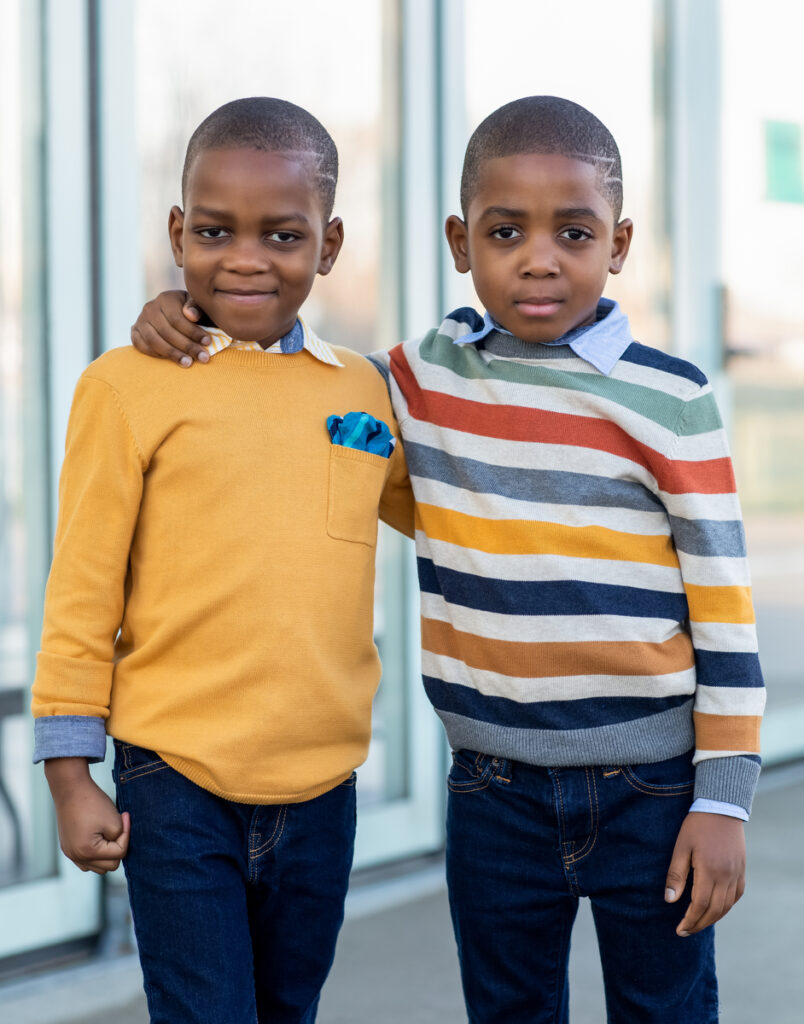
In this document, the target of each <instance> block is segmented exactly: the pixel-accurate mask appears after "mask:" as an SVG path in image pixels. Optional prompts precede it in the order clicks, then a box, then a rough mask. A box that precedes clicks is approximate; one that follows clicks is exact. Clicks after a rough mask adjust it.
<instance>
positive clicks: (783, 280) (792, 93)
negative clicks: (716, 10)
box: [721, 0, 804, 759]
mask: <svg viewBox="0 0 804 1024" xmlns="http://www.w3.org/2000/svg"><path fill="white" fill-rule="evenodd" d="M756 13H757V12H756V4H754V3H750V2H747V0H733V2H732V3H728V4H722V5H721V17H722V29H723V168H724V176H723V182H724V187H723V206H722V225H723V229H722V232H723V234H722V252H723V276H724V282H725V300H726V301H725V343H726V352H727V356H728V363H727V366H728V370H729V379H730V384H731V389H732V392H733V396H734V403H733V407H734V416H733V430H732V434H733V441H734V459H735V468H736V471H737V480H738V484H739V487H740V495H741V498H742V502H743V508H744V513H745V523H746V532H747V536H748V552H749V556H750V559H751V570H752V576H753V584H754V600H755V604H756V609H757V623H758V632H759V644H760V656H761V658H762V664H763V668H764V670H765V675H766V679H767V683H768V717H767V722H766V726H765V727H764V728H763V747H764V749H765V751H766V755H767V756H768V757H769V758H770V759H774V758H778V757H790V756H792V755H794V754H796V753H798V754H801V753H802V752H804V731H802V726H803V725H804V685H802V675H801V659H800V654H799V650H798V648H799V644H798V638H799V637H800V636H801V633H802V630H804V518H802V515H801V510H802V508H804V401H802V394H804V312H802V306H801V282H802V281H804V248H802V246H801V243H800V238H801V235H802V231H804V202H803V201H802V200H804V195H802V191H801V190H802V178H801V174H802V166H801V133H802V130H804V106H802V97H803V96H804V65H802V62H801V56H800V52H799V50H800V47H799V45H798V43H799V40H800V39H801V38H802V34H803V33H804V11H802V10H801V9H800V8H798V7H790V5H789V4H786V3H784V2H783V0H768V2H767V3H766V4H765V5H764V6H763V8H762V16H763V22H764V23H765V24H767V25H784V31H783V32H759V33H757V31H756ZM747 54H748V55H750V65H751V74H750V75H747V74H746V55H747Z"/></svg>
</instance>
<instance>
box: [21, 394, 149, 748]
mask: <svg viewBox="0 0 804 1024" xmlns="http://www.w3.org/2000/svg"><path fill="white" fill-rule="evenodd" d="M144 467H145V459H144V457H143V454H142V451H141V449H140V446H139V445H138V444H137V441H136V438H135V436H134V433H133V431H132V429H131V425H130V423H129V420H128V418H127V417H126V415H125V412H124V409H123V406H122V404H121V402H120V398H119V396H118V394H117V393H116V391H115V390H114V389H113V388H112V387H110V386H109V385H108V384H107V383H106V382H104V381H101V380H98V379H97V378H93V377H88V376H86V375H85V376H84V377H82V378H81V380H80V381H79V383H78V387H77V388H76V392H75V396H74V399H73V406H72V410H71V413H70V421H69V424H68V428H67V445H66V451H65V458H64V464H63V466H62V472H61V479H60V483H59V517H58V524H57V528H56V539H55V544H54V554H53V561H52V564H51V569H50V576H49V578H48V583H47V588H46V592H45V608H44V620H43V627H42V645H41V650H40V651H39V654H38V656H37V667H36V677H35V679H34V683H33V701H32V711H33V715H34V718H35V719H36V739H37V748H38V749H37V751H36V752H35V759H37V760H41V759H42V758H43V757H47V756H61V757H66V756H87V757H90V758H91V759H96V756H97V755H98V754H99V757H100V758H102V756H103V754H102V751H100V750H99V748H100V728H101V726H102V725H103V721H104V720H105V719H106V718H108V715H109V700H110V694H111V686H112V673H113V668H114V643H115V639H116V637H117V633H118V631H119V628H120V623H121V621H122V618H123V611H124V607H125V591H126V577H127V570H128V561H129V550H130V547H131V541H132V537H133V535H134V529H135V527H136V523H137V516H138V513H139V507H140V500H141V497H142V487H143V472H144ZM82 718H85V719H88V720H89V721H87V722H85V723H84V722H81V721H80V720H81V719H82ZM51 719H52V721H51ZM104 742H105V740H104ZM53 751H57V752H58V753H53Z"/></svg>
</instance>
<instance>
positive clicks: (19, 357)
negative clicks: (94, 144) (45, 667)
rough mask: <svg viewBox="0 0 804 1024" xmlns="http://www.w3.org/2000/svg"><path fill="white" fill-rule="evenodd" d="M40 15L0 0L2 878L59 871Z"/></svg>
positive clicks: (17, 1) (0, 881)
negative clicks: (50, 741) (48, 627)
mask: <svg viewBox="0 0 804 1024" xmlns="http://www.w3.org/2000/svg"><path fill="white" fill-rule="evenodd" d="M34 19H35V5H27V4H24V3H23V2H22V0H4V2H3V3H2V4H0V38H2V39H3V41H4V43H5V45H4V57H3V61H2V62H0V153H2V154H3V159H2V161H0V886H5V885H10V884H13V883H15V882H19V881H22V880H28V879H31V878H34V877H39V876H42V875H47V874H51V873H52V872H53V870H54V859H55V849H54V844H53V841H52V829H51V816H50V813H49V811H47V809H46V806H45V805H44V802H43V790H44V779H43V778H42V772H41V769H38V768H34V767H33V766H32V765H31V723H30V717H29V714H28V705H29V691H28V687H29V683H30V678H31V672H32V667H33V653H34V651H35V649H36V642H37V640H38V633H39V622H40V612H41V589H42V577H43V575H44V570H45V564H44V563H45V559H46V557H47V556H46V548H47V537H46V530H47V526H46V524H47V511H46V510H47V500H48V495H47V488H46V486H45V483H44V481H45V472H44V445H43V443H42V434H43V429H44V421H45V416H44V398H43V396H44V386H43V384H44V380H45V367H44V360H43V358H42V352H41V304H42V302H43V297H44V290H43V288H42V284H41V276H40V274H41V251H40V245H39V240H40V226H39V209H40V207H41V202H40V196H39V194H38V181H39V166H38V143H39V132H40V130H41V123H40V111H39V109H38V107H37V106H36V105H35V97H36V96H37V91H36V88H35V87H33V86H32V77H31V76H35V75H36V67H37V63H38V62H37V60H35V59H31V58H30V56H29V54H30V53H36V52H37V51H36V50H35V49H33V47H32V46H31V45H29V44H31V43H33V42H34V40H35V39H36V29H37V26H36V24H35V20H34ZM34 80H35V79H34Z"/></svg>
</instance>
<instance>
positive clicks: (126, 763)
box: [121, 743, 131, 768]
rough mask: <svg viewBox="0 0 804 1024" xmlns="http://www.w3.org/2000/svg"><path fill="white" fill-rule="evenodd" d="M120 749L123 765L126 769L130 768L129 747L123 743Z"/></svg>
mask: <svg viewBox="0 0 804 1024" xmlns="http://www.w3.org/2000/svg"><path fill="white" fill-rule="evenodd" d="M121 749H122V752H123V765H124V766H125V767H126V768H130V767H131V763H130V761H129V755H130V754H131V746H130V745H129V744H128V743H124V744H122V748H121Z"/></svg>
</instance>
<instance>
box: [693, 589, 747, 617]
mask: <svg viewBox="0 0 804 1024" xmlns="http://www.w3.org/2000/svg"><path fill="white" fill-rule="evenodd" d="M684 590H685V591H686V593H687V601H688V603H689V606H690V619H691V621H692V622H737V623H739V622H743V623H753V622H755V621H756V619H755V618H754V606H753V604H752V602H751V588H750V587H700V586H698V585H697V584H694V583H685V584H684Z"/></svg>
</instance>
